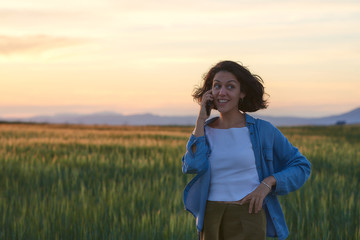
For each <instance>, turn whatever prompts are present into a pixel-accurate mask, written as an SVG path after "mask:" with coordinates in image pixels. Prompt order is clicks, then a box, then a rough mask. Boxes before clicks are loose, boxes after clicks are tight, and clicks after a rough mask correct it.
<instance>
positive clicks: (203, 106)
mask: <svg viewBox="0 0 360 240" xmlns="http://www.w3.org/2000/svg"><path fill="white" fill-rule="evenodd" d="M208 101H214V97H213V95H212V89H210V90H209V91H206V92H205V93H204V95H203V96H202V99H201V106H200V112H199V116H198V120H203V121H205V120H206V119H207V118H208V117H209V116H210V115H208V114H207V112H206V104H207V102H208ZM211 108H212V107H211Z"/></svg>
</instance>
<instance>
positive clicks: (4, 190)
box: [0, 123, 360, 240]
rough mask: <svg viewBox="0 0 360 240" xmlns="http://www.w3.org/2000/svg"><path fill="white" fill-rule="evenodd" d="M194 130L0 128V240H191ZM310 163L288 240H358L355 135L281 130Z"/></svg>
mask: <svg viewBox="0 0 360 240" xmlns="http://www.w3.org/2000/svg"><path fill="white" fill-rule="evenodd" d="M191 131H192V128H191V127H130V126H123V127H115V126H81V125H46V124H7V123H2V124H0V239H27V240H28V239H46V240H49V239H51V240H52V239H66V240H67V239H130V240H132V239H142V240H143V239H196V238H197V235H196V229H195V220H194V219H193V217H192V216H191V214H190V213H188V212H186V211H185V210H184V206H183V203H182V192H183V189H184V187H185V185H186V183H187V182H188V181H189V180H190V179H191V178H192V176H191V175H183V174H182V172H181V157H182V155H183V154H184V151H185V145H186V142H187V140H188V137H189V134H190V133H191ZM281 131H282V132H283V133H284V134H285V135H286V136H287V137H288V139H289V140H290V141H291V142H292V143H293V144H294V145H295V146H297V147H298V148H299V149H300V151H301V152H302V153H303V154H304V155H305V156H306V157H307V158H308V159H309V160H310V162H311V163H312V173H311V176H310V179H309V180H308V181H307V183H306V184H305V185H304V186H303V187H302V188H301V189H300V190H299V191H297V192H294V193H290V194H289V195H287V196H282V197H280V201H281V203H282V206H283V210H284V213H285V217H286V220H287V223H288V227H289V230H290V236H289V239H311V240H312V239H336V240H338V239H346V240H347V239H360V226H359V223H360V200H359V199H360V194H359V189H360V187H359V182H360V151H359V148H360V144H359V143H360V126H359V125H357V126H329V127H292V128H281Z"/></svg>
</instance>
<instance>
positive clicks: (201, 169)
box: [182, 114, 311, 239]
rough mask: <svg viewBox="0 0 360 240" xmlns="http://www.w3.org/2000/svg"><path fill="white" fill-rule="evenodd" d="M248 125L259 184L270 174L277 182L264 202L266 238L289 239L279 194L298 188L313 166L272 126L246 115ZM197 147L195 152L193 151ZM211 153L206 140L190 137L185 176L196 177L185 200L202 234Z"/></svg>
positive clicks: (204, 138) (185, 159)
mask: <svg viewBox="0 0 360 240" xmlns="http://www.w3.org/2000/svg"><path fill="white" fill-rule="evenodd" d="M214 120H216V118H213V119H210V120H208V121H207V122H206V124H209V123H211V122H213V121H214ZM246 126H247V127H248V128H249V132H250V139H251V143H252V147H253V150H254V154H255V163H256V167H257V171H258V175H259V181H260V182H261V181H262V180H263V179H264V178H266V177H268V176H271V175H272V176H274V177H275V179H276V187H275V188H274V189H273V190H272V191H271V192H270V193H269V194H268V195H267V196H266V198H265V199H264V210H265V212H266V220H267V236H269V237H278V238H279V239H286V238H287V236H288V235H289V230H288V228H287V226H286V222H285V218H284V214H283V212H282V209H281V206H280V203H279V201H278V199H277V195H285V194H288V193H289V192H292V191H295V190H297V189H299V188H300V187H301V186H302V185H303V184H304V183H305V181H306V180H307V179H308V178H309V176H310V169H311V164H310V162H309V161H308V160H307V159H306V158H305V157H304V156H303V155H302V154H301V153H300V152H299V150H298V149H297V148H296V147H294V146H293V145H292V144H291V143H290V142H289V141H288V140H287V139H286V138H285V136H284V135H283V134H282V133H281V132H280V131H279V130H278V129H277V128H276V127H274V126H273V125H272V124H271V123H269V122H267V121H264V120H261V119H255V118H253V117H251V116H250V115H248V114H246ZM194 144H196V151H195V153H193V152H192V150H191V146H192V145H194ZM210 154H211V149H210V148H209V144H208V142H207V139H206V137H205V136H201V137H195V136H194V135H191V136H190V139H189V141H188V143H187V146H186V153H185V155H184V156H183V158H182V171H183V173H190V174H196V176H195V177H194V178H193V179H192V180H191V181H190V182H189V183H188V184H187V186H186V188H185V190H184V195H183V197H184V205H185V209H186V210H188V211H189V212H191V213H192V214H193V215H194V217H195V219H196V227H197V229H198V231H199V232H201V230H202V228H203V223H204V215H205V207H206V201H207V198H208V193H209V187H210V177H211V176H210V169H209V168H210V165H209V161H208V157H209V156H210Z"/></svg>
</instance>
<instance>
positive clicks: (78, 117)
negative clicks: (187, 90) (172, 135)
mask: <svg viewBox="0 0 360 240" xmlns="http://www.w3.org/2000/svg"><path fill="white" fill-rule="evenodd" d="M251 115H253V116H254V117H259V118H262V119H264V120H267V121H269V122H271V123H273V124H274V125H276V126H303V125H334V124H336V123H342V124H344V123H345V124H360V108H357V109H354V110H352V111H350V112H347V113H343V114H339V115H334V116H328V117H321V118H299V117H271V116H258V115H256V114H251ZM0 120H1V121H12V122H15V121H16V122H35V123H68V124H89V125H90V124H99V125H194V124H195V121H196V116H159V115H154V114H136V115H123V114H119V113H113V112H102V113H93V114H57V115H54V116H36V117H31V118H24V119H0Z"/></svg>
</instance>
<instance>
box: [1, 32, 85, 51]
mask: <svg viewBox="0 0 360 240" xmlns="http://www.w3.org/2000/svg"><path fill="white" fill-rule="evenodd" d="M85 42H87V41H86V40H84V39H76V38H67V37H53V36H47V35H31V36H4V35H0V55H16V54H41V53H44V52H47V51H49V50H53V49H58V48H64V47H70V46H74V45H80V44H83V43H85Z"/></svg>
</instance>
